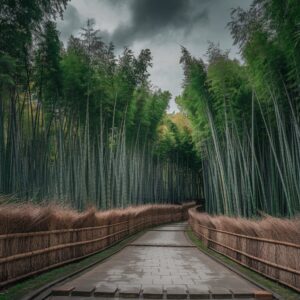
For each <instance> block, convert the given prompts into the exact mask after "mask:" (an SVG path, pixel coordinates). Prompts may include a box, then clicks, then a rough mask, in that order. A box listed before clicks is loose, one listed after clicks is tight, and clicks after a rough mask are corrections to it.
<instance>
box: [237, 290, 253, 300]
mask: <svg viewBox="0 0 300 300" xmlns="http://www.w3.org/2000/svg"><path fill="white" fill-rule="evenodd" d="M231 292H232V294H233V298H235V299H236V298H238V299H251V298H252V299H253V298H254V297H255V293H254V291H249V290H243V289H239V288H235V289H231Z"/></svg>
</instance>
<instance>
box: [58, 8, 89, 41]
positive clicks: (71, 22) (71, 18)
mask: <svg viewBox="0 0 300 300" xmlns="http://www.w3.org/2000/svg"><path fill="white" fill-rule="evenodd" d="M83 26H84V21H83V20H82V19H81V18H80V15H79V13H78V10H77V8H76V7H74V6H73V5H71V4H69V5H68V6H67V9H66V11H65V12H64V18H63V20H62V21H59V22H58V29H59V31H60V33H61V34H60V37H61V39H62V40H63V41H64V42H66V41H67V40H68V39H69V37H70V35H71V34H75V33H76V32H78V30H80V28H81V27H83Z"/></svg>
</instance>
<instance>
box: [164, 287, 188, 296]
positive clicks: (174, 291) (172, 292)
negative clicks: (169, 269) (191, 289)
mask: <svg viewBox="0 0 300 300" xmlns="http://www.w3.org/2000/svg"><path fill="white" fill-rule="evenodd" d="M165 290H166V292H167V299H186V298H187V290H186V287H185V286H179V285H176V286H167V287H165Z"/></svg>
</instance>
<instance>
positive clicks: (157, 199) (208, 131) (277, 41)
mask: <svg viewBox="0 0 300 300" xmlns="http://www.w3.org/2000/svg"><path fill="white" fill-rule="evenodd" d="M182 1H183V0H182ZM158 2H159V1H156V2H155V3H158ZM188 2H189V4H191V3H192V2H191V1H188ZM139 3H141V2H140V1H139ZM147 3H148V2H147ZM151 3H152V2H151ZM153 3H154V2H153ZM166 3H167V1H166ZM168 3H169V2H168ZM182 3H183V2H182ZM185 3H186V2H185ZM66 5H67V1H66V0H55V1H54V0H53V1H37V0H32V1H17V0H14V1H11V0H2V4H1V8H0V27H1V30H0V41H1V42H0V43H1V44H0V193H2V194H14V195H16V196H17V198H18V199H21V200H20V201H24V200H30V201H37V202H42V201H46V202H48V201H56V202H62V203H69V204H71V205H73V206H74V207H76V208H78V209H84V208H85V207H86V206H87V205H90V204H92V205H95V206H97V207H99V208H102V209H108V208H112V207H123V206H128V205H131V204H142V203H163V202H171V203H177V202H182V201H185V200H191V199H194V200H195V199H199V198H202V197H204V198H205V200H206V208H207V211H208V212H209V213H212V214H227V215H236V216H245V217H252V216H255V215H258V214H261V212H264V213H268V214H271V215H275V216H288V217H292V216H294V215H296V214H297V213H299V210H300V173H299V169H300V127H299V125H300V124H299V122H300V77H299V74H300V6H299V3H298V0H288V1H282V0H254V1H253V3H252V5H251V6H250V8H249V9H248V10H243V9H241V8H235V9H233V10H232V14H231V21H230V22H229V24H228V27H227V29H228V30H229V31H230V32H231V35H232V38H233V41H234V43H235V47H238V48H239V50H240V58H241V59H240V60H238V59H235V58H232V56H231V53H230V51H229V50H224V49H221V47H220V46H219V45H218V44H216V43H213V42H209V43H208V46H207V48H208V49H207V53H206V54H205V55H203V56H202V57H200V58H199V57H197V56H195V55H193V54H192V53H191V52H189V49H187V48H185V47H182V49H181V50H182V54H181V59H180V63H181V65H182V69H183V74H184V80H183V84H182V93H181V95H180V96H178V97H177V98H176V102H177V105H178V107H179V109H180V113H177V114H167V113H166V109H167V107H168V103H169V101H170V99H171V94H170V93H169V92H168V91H162V90H160V89H159V88H154V87H153V84H152V83H151V81H150V73H149V72H150V71H149V70H150V69H151V68H152V66H153V58H152V53H151V51H150V49H142V50H141V51H140V52H138V53H134V52H133V51H132V50H131V49H130V48H129V47H125V48H123V51H122V52H120V53H119V54H118V55H116V53H117V52H118V51H116V49H115V47H114V44H113V43H105V42H104V41H103V40H102V39H101V37H100V35H101V34H100V33H101V32H99V31H97V30H96V29H95V24H94V22H93V20H88V22H87V24H86V25H85V26H84V27H83V28H82V29H81V32H80V34H79V35H76V36H71V37H70V38H69V40H68V41H67V43H66V44H65V45H63V43H62V42H61V41H60V38H59V36H60V34H59V32H58V30H57V27H56V18H59V17H60V16H62V14H63V11H64V9H65V8H66ZM151 7H152V6H151ZM138 8H140V6H138ZM153 11H155V10H153ZM153 11H152V13H153ZM136 13H137V12H136ZM194 17H195V16H194ZM148 21H149V20H148ZM148 21H147V22H148ZM149 22H150V21H149ZM147 24H148V23H147ZM163 24H165V28H169V27H168V24H167V23H165V22H163ZM176 24H177V23H176ZM180 24H181V23H180ZM191 24H192V23H191ZM193 24H194V23H193ZM145 26H146V25H145ZM147 26H148V25H147ZM147 26H146V27H147ZM147 28H148V27H147ZM147 28H146V29H147ZM133 29H134V28H133ZM144 29H145V28H144ZM125 31H126V30H125ZM148 34H150V33H149V32H148Z"/></svg>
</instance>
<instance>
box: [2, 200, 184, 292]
mask: <svg viewBox="0 0 300 300" xmlns="http://www.w3.org/2000/svg"><path fill="white" fill-rule="evenodd" d="M187 210H188V206H175V207H174V209H172V210H171V211H169V212H166V209H165V208H163V206H162V208H155V209H151V210H148V211H145V212H142V213H140V214H139V215H137V216H132V215H128V216H123V217H122V218H123V220H120V222H116V223H111V222H113V220H109V222H110V223H111V224H106V225H102V226H97V227H87V228H76V229H61V230H52V231H40V232H28V233H13V234H5V235H0V287H3V286H5V285H7V284H10V283H13V282H15V281H17V280H20V279H23V278H26V277H28V276H31V275H35V274H38V273H40V272H43V271H47V270H49V269H51V268H54V267H57V266H60V265H63V264H65V263H68V262H72V261H75V260H78V259H81V258H83V257H87V256H89V255H92V254H94V253H96V252H99V251H101V250H104V249H106V248H108V247H110V246H111V245H113V244H115V243H117V242H119V241H120V240H122V239H124V238H125V237H127V236H129V235H132V234H134V233H136V232H138V231H141V230H143V229H145V228H148V227H151V226H155V225H159V224H163V223H169V222H177V221H182V220H186V219H187V215H188V214H187Z"/></svg>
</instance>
